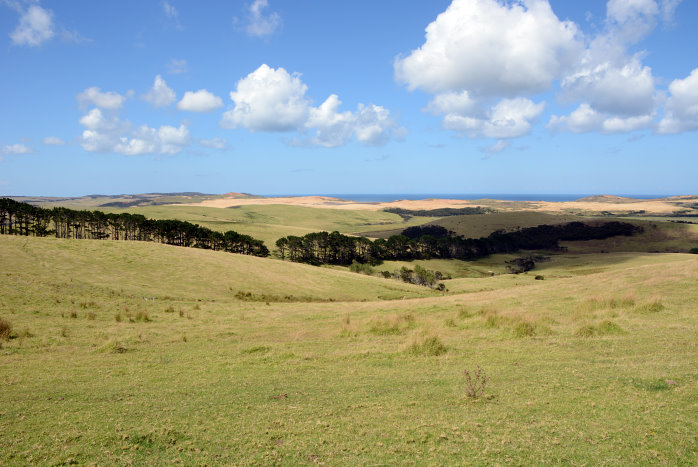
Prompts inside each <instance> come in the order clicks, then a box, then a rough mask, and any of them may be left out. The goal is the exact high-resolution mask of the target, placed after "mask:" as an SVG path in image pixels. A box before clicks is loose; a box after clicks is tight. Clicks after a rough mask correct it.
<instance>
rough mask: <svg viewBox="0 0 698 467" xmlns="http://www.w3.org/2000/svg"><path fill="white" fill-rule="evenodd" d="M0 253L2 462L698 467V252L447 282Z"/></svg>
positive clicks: (136, 252) (266, 265) (83, 251)
mask: <svg viewBox="0 0 698 467" xmlns="http://www.w3.org/2000/svg"><path fill="white" fill-rule="evenodd" d="M0 265H1V268H0V275H1V276H2V281H0V300H1V301H0V320H1V321H0V345H1V346H2V347H1V348H0V464H2V465H26V464H46V465H61V464H71V463H77V464H97V465H123V464H133V465H149V464H173V463H182V464H187V465H190V464H303V463H327V464H345V465H353V464H405V463H408V464H412V463H417V464H430V465H435V464H464V463H469V464H541V463H556V464H558V463H562V464H575V465H576V464H585V465H589V464H614V465H616V464H621V465H631V464H632V465H638V464H640V465H641V464H670V465H696V463H698V256H696V255H689V254H650V253H636V254H628V253H614V252H610V253H606V254H603V255H601V254H595V253H583V252H582V253H575V255H574V256H573V257H564V256H561V257H560V259H556V258H554V259H553V260H552V261H551V262H549V263H545V264H541V266H540V269H536V271H534V272H535V273H536V274H540V275H543V276H544V278H545V280H535V278H534V276H535V274H533V273H531V274H521V275H518V276H513V275H503V274H502V275H499V274H497V275H494V276H492V277H477V276H478V274H477V273H475V272H473V271H476V270H478V269H477V268H480V269H483V270H487V269H488V268H489V267H490V266H489V265H488V264H487V262H483V263H482V264H480V265H479V266H478V265H475V266H472V268H475V269H467V270H466V269H464V268H461V267H456V266H448V265H445V264H441V265H439V266H440V267H450V268H451V269H452V272H453V273H454V274H455V276H457V277H455V278H454V279H453V280H449V281H446V285H447V287H448V289H449V292H446V293H439V292H435V291H432V290H430V289H428V288H425V287H417V286H413V285H408V284H403V283H400V282H397V281H394V280H392V279H382V278H378V277H369V276H363V275H360V274H353V273H350V272H347V271H342V270H337V269H333V268H317V267H312V266H306V265H301V264H290V263H284V262H281V261H279V260H275V259H262V258H253V257H246V256H239V255H234V254H227V253H221V252H212V251H203V250H194V249H185V248H177V247H170V246H165V245H158V244H144V243H139V242H110V241H102V242H100V241H91V240H59V239H52V238H33V237H31V238H26V237H9V236H2V237H0ZM378 269H380V266H379V267H378ZM434 269H436V268H434ZM3 329H4V330H5V331H3ZM478 367H479V368H481V375H484V376H485V377H486V384H485V387H484V389H483V390H482V391H481V392H479V393H477V394H476V395H477V397H469V395H468V391H467V377H466V375H465V371H466V370H468V372H469V374H470V376H471V379H472V378H474V377H475V376H474V375H475V373H476V371H477V369H478Z"/></svg>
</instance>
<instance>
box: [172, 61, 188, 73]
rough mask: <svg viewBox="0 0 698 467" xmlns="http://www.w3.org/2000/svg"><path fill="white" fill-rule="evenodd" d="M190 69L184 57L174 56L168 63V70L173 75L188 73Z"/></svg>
mask: <svg viewBox="0 0 698 467" xmlns="http://www.w3.org/2000/svg"><path fill="white" fill-rule="evenodd" d="M188 70H189V66H188V65H187V61H186V60H184V59H183V58H182V59H176V58H173V59H171V60H170V63H168V64H167V72H168V73H169V74H171V75H178V74H180V73H186V72H187V71H188Z"/></svg>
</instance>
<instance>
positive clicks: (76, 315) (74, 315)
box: [70, 311, 78, 318]
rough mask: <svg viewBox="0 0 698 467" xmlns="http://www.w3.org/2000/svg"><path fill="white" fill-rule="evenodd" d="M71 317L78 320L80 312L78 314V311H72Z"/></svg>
mask: <svg viewBox="0 0 698 467" xmlns="http://www.w3.org/2000/svg"><path fill="white" fill-rule="evenodd" d="M70 317H71V318H77V317H78V312H77V311H71V312H70Z"/></svg>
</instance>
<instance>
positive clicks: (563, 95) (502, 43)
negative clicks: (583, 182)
mask: <svg viewBox="0 0 698 467" xmlns="http://www.w3.org/2000/svg"><path fill="white" fill-rule="evenodd" d="M680 2H681V0H608V2H607V5H606V7H607V8H606V17H605V19H604V20H603V22H602V24H601V25H600V27H599V28H598V29H596V30H595V32H593V33H591V34H589V35H585V34H584V33H583V32H582V31H581V30H580V29H579V28H578V26H577V25H576V24H574V23H573V22H571V21H561V20H560V19H558V17H557V16H556V15H555V14H554V12H553V11H552V8H551V7H550V4H549V2H548V0H516V1H515V0H511V1H509V0H506V1H504V0H453V1H452V3H451V5H450V6H449V7H448V8H447V9H446V10H445V11H444V12H443V13H441V14H440V15H438V17H437V18H436V19H435V20H434V21H433V22H432V23H430V24H429V25H428V26H427V28H426V36H425V41H424V43H423V44H422V45H421V47H419V48H417V49H415V50H412V51H411V52H410V53H409V54H407V55H406V56H398V57H397V58H396V59H395V63H394V71H395V79H396V81H398V82H400V83H403V84H404V85H405V86H406V87H407V88H408V89H409V90H415V89H421V90H423V91H426V92H428V93H430V94H431V95H432V98H431V100H430V102H429V103H428V104H427V106H426V107H425V108H424V110H425V111H426V112H430V113H432V114H433V115H437V116H441V117H442V118H443V126H444V128H447V129H450V130H454V131H457V132H460V133H464V134H466V135H468V136H470V137H473V138H481V137H493V138H497V139H505V138H514V137H519V136H524V135H526V134H528V133H529V132H530V130H531V128H532V123H533V121H534V120H535V119H536V118H537V117H538V116H539V115H540V113H541V112H542V110H543V105H544V104H545V103H544V102H540V103H538V104H534V101H536V100H538V99H536V95H537V94H539V93H542V92H546V91H552V90H554V89H556V88H557V89H559V92H558V93H557V95H556V99H558V100H559V101H560V102H561V103H563V104H576V105H575V106H574V107H572V108H574V109H575V110H574V111H573V112H572V113H570V114H569V115H561V116H560V115H553V116H552V117H551V118H550V120H549V122H548V127H549V128H551V129H557V130H565V131H572V132H577V133H582V132H590V131H593V132H601V133H621V132H631V131H636V130H639V129H644V128H651V127H653V126H654V125H655V120H656V118H657V115H659V110H660V107H661V105H662V100H663V93H662V92H661V91H657V89H656V82H657V80H656V79H655V77H654V76H653V74H652V69H651V68H650V67H649V66H646V65H644V64H643V63H642V61H643V58H644V56H645V55H646V53H645V52H643V51H640V52H637V53H633V54H631V53H630V52H629V48H630V47H631V46H634V45H635V44H637V43H638V42H639V41H640V40H642V39H644V38H645V37H646V36H647V35H648V34H650V33H651V32H652V31H653V30H654V29H655V28H656V26H657V24H659V23H660V22H664V23H669V22H671V21H672V20H673V15H674V13H675V10H676V7H677V6H678V5H679V4H680ZM677 82H678V81H677ZM678 94H680V95H681V91H679V92H678ZM682 99H684V100H685V99H686V96H683V97H682ZM685 107H686V106H683V105H682V104H681V102H680V100H679V98H678V97H677V98H676V99H674V100H672V101H671V103H669V102H667V107H666V111H665V119H664V120H663V121H662V126H661V129H660V130H659V131H660V132H665V133H669V132H680V131H687V130H685V129H689V128H693V126H692V124H691V116H690V115H688V114H686V110H685ZM681 115H683V117H684V118H682V117H681ZM672 119H673V120H672ZM679 120H682V121H685V122H687V123H686V124H685V125H682V124H679V123H677V121H679Z"/></svg>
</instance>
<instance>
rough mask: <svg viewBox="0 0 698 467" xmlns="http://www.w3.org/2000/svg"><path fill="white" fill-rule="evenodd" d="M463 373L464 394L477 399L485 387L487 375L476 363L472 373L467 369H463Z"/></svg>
mask: <svg viewBox="0 0 698 467" xmlns="http://www.w3.org/2000/svg"><path fill="white" fill-rule="evenodd" d="M464 373H465V395H466V396H468V397H470V398H471V399H477V398H478V397H480V396H481V395H482V394H483V393H484V392H485V388H486V387H487V375H485V372H484V371H483V370H482V368H480V366H479V365H478V367H477V370H475V372H473V373H472V374H471V373H470V371H468V370H464Z"/></svg>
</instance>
